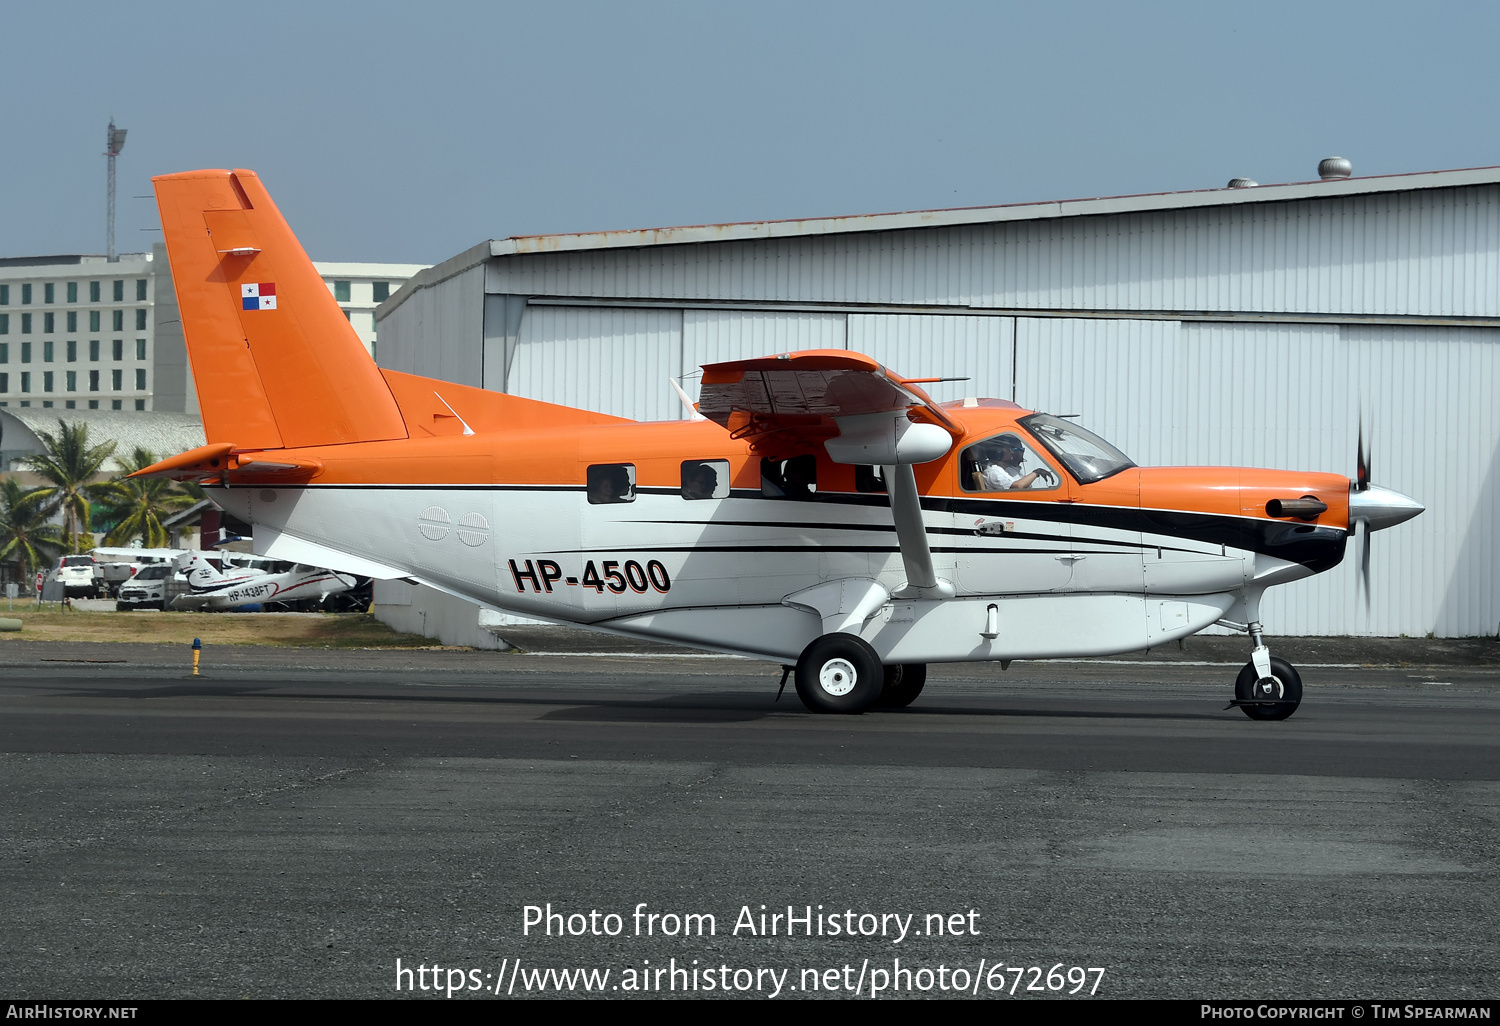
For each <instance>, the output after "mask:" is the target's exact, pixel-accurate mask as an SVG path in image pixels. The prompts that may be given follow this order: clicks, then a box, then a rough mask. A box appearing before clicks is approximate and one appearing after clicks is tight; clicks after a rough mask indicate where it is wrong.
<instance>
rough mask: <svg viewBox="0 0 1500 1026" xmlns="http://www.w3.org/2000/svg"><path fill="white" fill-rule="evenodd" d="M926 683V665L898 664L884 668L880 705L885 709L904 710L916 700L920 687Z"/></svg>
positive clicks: (920, 691) (920, 690)
mask: <svg viewBox="0 0 1500 1026" xmlns="http://www.w3.org/2000/svg"><path fill="white" fill-rule="evenodd" d="M926 683H927V664H926V663H898V664H897V665H895V666H887V667H886V668H885V687H884V689H882V690H881V692H880V702H879V704H880V705H883V706H885V707H886V708H887V709H904V708H905V707H906V706H908V705H911V704H912V703H913V702H915V701H916V700H917V696H918V695H920V694H921V693H922V685H924V684H926Z"/></svg>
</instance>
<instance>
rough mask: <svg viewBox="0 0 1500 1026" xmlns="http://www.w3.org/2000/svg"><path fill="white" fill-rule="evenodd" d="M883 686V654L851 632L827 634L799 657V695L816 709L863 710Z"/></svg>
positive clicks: (855, 711) (876, 699)
mask: <svg viewBox="0 0 1500 1026" xmlns="http://www.w3.org/2000/svg"><path fill="white" fill-rule="evenodd" d="M884 687H885V674H884V672H883V670H882V667H881V665H880V657H879V656H878V655H876V654H875V650H874V649H873V648H871V647H870V646H869V644H868V643H866V642H865V641H864V639H862V638H857V637H855V636H854V635H852V634H825V635H823V636H822V637H821V638H819V639H818V640H816V641H814V642H813V643H812V644H811V645H808V646H807V647H806V648H805V649H803V650H802V656H801V658H799V659H798V660H797V697H798V698H800V699H802V704H803V705H805V706H807V708H808V709H810V710H812V711H813V712H819V713H862V712H864V711H865V710H866V709H869V708H870V707H872V706H873V705H874V704H875V703H876V702H878V701H880V694H881V691H882V689H883V688H884ZM913 697H915V696H913Z"/></svg>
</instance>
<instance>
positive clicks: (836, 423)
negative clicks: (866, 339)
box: [698, 349, 962, 462]
mask: <svg viewBox="0 0 1500 1026" xmlns="http://www.w3.org/2000/svg"><path fill="white" fill-rule="evenodd" d="M698 412H699V413H701V414H702V415H703V416H705V417H707V418H708V419H709V420H712V421H714V422H715V423H717V424H720V425H721V426H723V427H724V428H726V429H728V431H729V432H730V434H731V435H733V436H734V437H735V438H748V439H750V440H751V445H752V447H753V448H755V449H756V450H757V451H777V452H785V453H790V452H793V451H808V450H810V449H813V448H816V447H818V446H820V445H822V444H823V443H825V442H826V441H827V440H828V439H830V438H836V437H838V436H839V435H840V434H841V433H842V434H846V435H847V434H849V432H848V431H847V430H844V431H842V432H841V426H840V421H844V423H845V424H848V423H850V422H849V421H846V420H845V418H854V417H871V416H875V415H879V414H891V413H898V412H905V413H906V414H907V415H908V417H910V418H911V419H912V420H914V421H922V422H926V423H929V424H935V425H938V426H939V427H942V428H943V429H944V430H946V431H948V432H950V433H951V434H953V435H955V436H956V435H959V434H961V433H962V431H961V429H960V428H959V427H958V426H957V425H955V424H954V423H953V421H952V420H951V419H949V417H948V415H947V414H946V413H944V412H943V410H942V409H940V408H939V407H938V405H937V404H936V403H934V402H933V401H932V399H931V397H930V396H928V395H927V393H926V392H924V391H923V390H922V389H921V388H920V387H919V386H918V385H916V384H915V383H913V382H911V381H909V380H907V379H905V378H902V377H901V376H900V375H897V374H893V373H891V372H890V371H888V370H886V369H885V368H884V367H882V366H881V365H880V364H879V363H878V362H876V361H875V360H874V359H872V358H870V357H868V356H865V355H864V354H862V353H852V352H849V351H848V350H844V349H809V350H805V351H803V352H799V353H781V354H779V355H777V356H767V357H759V358H757V359H753V360H731V361H729V362H726V363H710V364H705V365H704V366H703V383H702V390H701V391H700V393H699V399H698ZM870 462H875V461H873V460H872V461H870Z"/></svg>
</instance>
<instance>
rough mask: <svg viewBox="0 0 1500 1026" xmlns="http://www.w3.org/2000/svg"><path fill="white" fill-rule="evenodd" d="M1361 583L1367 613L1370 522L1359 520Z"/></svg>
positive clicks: (1367, 612)
mask: <svg viewBox="0 0 1500 1026" xmlns="http://www.w3.org/2000/svg"><path fill="white" fill-rule="evenodd" d="M1359 584H1360V591H1362V592H1364V595H1365V615H1367V616H1368V615H1369V613H1370V522H1369V521H1368V520H1361V521H1359Z"/></svg>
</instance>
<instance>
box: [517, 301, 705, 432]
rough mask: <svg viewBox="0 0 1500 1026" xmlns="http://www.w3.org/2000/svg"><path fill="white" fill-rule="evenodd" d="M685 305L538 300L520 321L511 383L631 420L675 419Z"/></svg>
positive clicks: (525, 391)
mask: <svg viewBox="0 0 1500 1026" xmlns="http://www.w3.org/2000/svg"><path fill="white" fill-rule="evenodd" d="M682 321H683V314H682V311H681V310H630V309H620V308H617V307H568V306H535V307H531V308H529V309H528V310H527V311H526V316H525V318H524V319H523V320H522V321H521V337H520V342H519V344H518V345H517V346H516V353H515V357H514V359H513V360H512V362H511V367H510V380H509V382H508V384H507V388H506V391H508V392H510V393H511V394H512V395H523V396H526V397H527V398H528V399H541V400H543V401H544V402H549V403H562V404H564V405H567V406H581V407H583V408H584V409H589V410H597V411H599V412H600V413H609V414H613V415H614V416H617V417H629V418H631V419H632V420H667V419H675V417H676V414H675V413H674V412H673V411H674V409H675V410H681V408H682V404H681V402H680V401H679V400H678V399H677V397H676V394H675V393H674V392H673V391H672V387H671V385H670V384H669V383H668V382H669V379H670V378H675V377H679V376H680V375H681V374H682V335H683V331H682Z"/></svg>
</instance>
